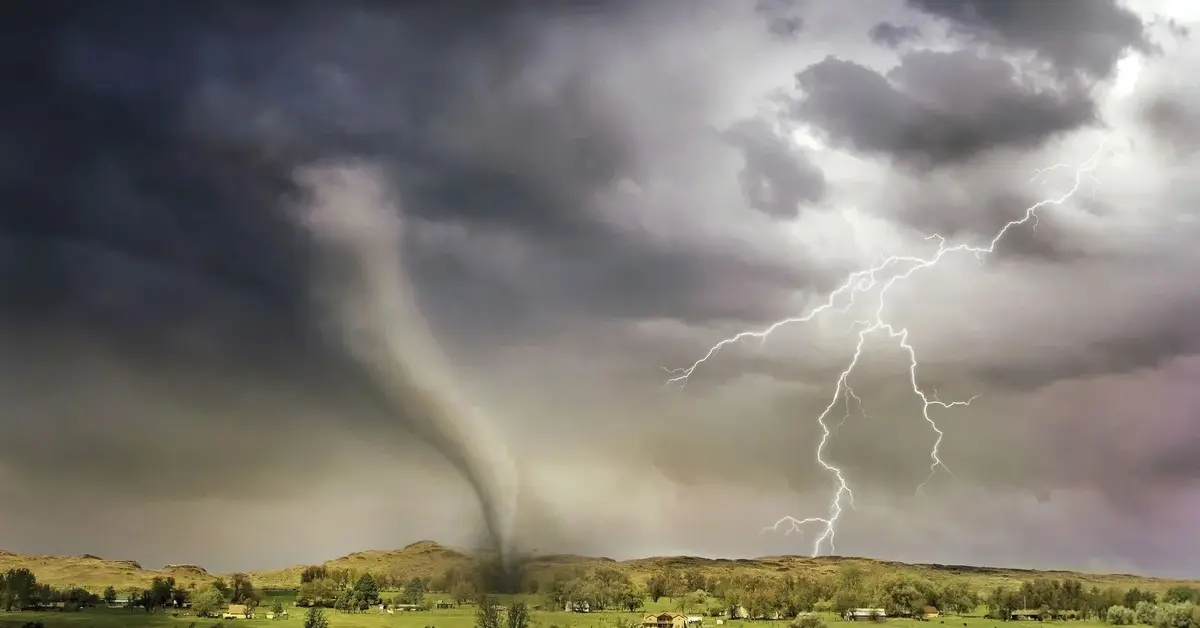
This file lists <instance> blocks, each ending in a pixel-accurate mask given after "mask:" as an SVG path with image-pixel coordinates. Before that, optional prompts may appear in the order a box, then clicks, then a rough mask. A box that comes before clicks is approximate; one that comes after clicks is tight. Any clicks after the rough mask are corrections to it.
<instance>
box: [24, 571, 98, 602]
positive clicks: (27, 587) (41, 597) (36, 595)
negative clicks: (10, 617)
mask: <svg viewBox="0 0 1200 628" xmlns="http://www.w3.org/2000/svg"><path fill="white" fill-rule="evenodd" d="M99 603H100V596H98V595H96V594H95V593H92V592H90V591H88V590H87V589H84V588H82V587H67V588H62V589H58V588H55V587H52V586H50V585H48V584H42V583H39V582H38V581H37V576H35V575H33V572H32V571H30V570H28V569H25V568H18V569H9V570H8V571H5V572H4V573H3V574H0V608H3V609H4V610H5V611H13V610H40V609H42V608H46V607H51V606H58V605H60V604H61V605H62V608H63V610H76V609H80V608H86V607H90V606H95V605H97V604H99Z"/></svg>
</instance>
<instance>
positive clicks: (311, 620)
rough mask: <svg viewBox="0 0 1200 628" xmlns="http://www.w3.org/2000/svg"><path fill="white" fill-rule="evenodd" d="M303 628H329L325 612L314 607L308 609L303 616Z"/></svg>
mask: <svg viewBox="0 0 1200 628" xmlns="http://www.w3.org/2000/svg"><path fill="white" fill-rule="evenodd" d="M304 628H329V620H328V619H326V617H325V611H323V610H321V609H319V608H316V607H313V608H310V609H308V613H307V614H305V615H304Z"/></svg>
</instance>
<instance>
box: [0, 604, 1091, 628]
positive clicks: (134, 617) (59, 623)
mask: <svg viewBox="0 0 1200 628" xmlns="http://www.w3.org/2000/svg"><path fill="white" fill-rule="evenodd" d="M291 612H292V614H293V615H292V617H290V618H288V619H285V620H268V619H249V620H247V619H238V620H226V621H224V622H221V621H220V620H216V619H200V620H197V619H196V618H194V617H172V616H171V615H170V614H169V613H153V614H146V613H144V612H140V611H139V612H130V611H127V610H108V609H102V610H93V611H87V612H81V613H67V614H63V613H3V612H0V628H19V627H20V626H21V625H22V624H23V623H25V622H27V621H41V622H43V624H45V626H46V628H84V627H87V628H93V627H94V628H117V627H118V626H120V627H128V628H141V627H147V628H151V627H156V628H157V627H170V628H188V626H190V625H191V624H192V622H196V625H195V628H212V627H213V626H217V625H218V624H221V625H223V626H225V627H226V628H232V627H235V626H244V627H246V628H250V627H252V626H260V627H262V628H267V627H275V628H289V627H296V628H299V627H300V626H302V625H303V623H304V614H303V609H291ZM325 616H326V617H328V618H329V623H330V627H331V628H382V627H387V628H429V627H432V628H473V627H474V625H475V614H474V609H473V608H463V609H454V610H441V611H430V612H427V613H403V614H397V615H388V614H386V613H381V612H380V611H378V610H375V611H371V612H367V613H339V612H336V611H326V614H325ZM619 619H627V620H634V621H637V622H640V621H641V614H640V613H620V612H605V613H590V614H579V613H540V612H535V613H534V614H533V625H534V626H535V628H614V627H615V626H616V625H617V621H618V620H619ZM826 621H827V623H828V624H829V625H830V628H850V627H851V626H853V625H858V626H870V625H876V624H861V623H860V624H851V623H847V622H843V621H841V620H839V619H837V618H836V617H833V616H830V617H828V618H826ZM1046 624H1051V625H1053V624H1061V628H1101V626H1102V624H1099V623H1090V622H1076V621H1073V622H1046ZM1046 624H1039V625H1042V626H1044V625H1046ZM705 625H706V626H714V625H715V622H714V621H713V620H709V619H706V620H705ZM1001 625H1007V626H1013V625H1014V624H1011V623H1010V624H1004V623H1003V622H998V621H996V620H993V619H987V618H983V617H947V618H945V619H943V620H934V621H930V622H917V621H913V620H906V619H894V620H889V621H887V622H884V623H883V626H884V627H886V628H1000V626H1001ZM725 626H727V627H729V628H787V627H788V626H790V623H789V622H788V621H754V622H750V621H727V622H725Z"/></svg>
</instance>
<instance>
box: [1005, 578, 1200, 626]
mask: <svg viewBox="0 0 1200 628" xmlns="http://www.w3.org/2000/svg"><path fill="white" fill-rule="evenodd" d="M984 601H985V602H986V603H987V605H988V611H989V613H988V614H989V616H991V617H994V618H996V619H1007V618H1009V617H1010V616H1011V613H1012V612H1013V611H1016V610H1036V611H1040V612H1042V613H1045V614H1050V615H1058V616H1063V617H1078V618H1081V619H1090V618H1095V619H1098V620H1101V621H1107V622H1109V623H1117V624H1118V625H1122V624H1121V623H1119V622H1124V621H1125V619H1126V611H1130V612H1134V611H1135V609H1137V608H1142V609H1143V613H1142V614H1141V615H1140V616H1139V619H1137V620H1136V621H1134V622H1126V623H1144V624H1153V621H1151V619H1152V617H1153V613H1154V612H1155V611H1154V610H1153V609H1154V608H1156V607H1157V606H1161V605H1168V604H1192V605H1195V604H1196V603H1197V602H1200V590H1197V589H1194V588H1192V587H1182V586H1181V587H1174V588H1172V589H1170V590H1168V591H1167V592H1166V593H1164V594H1163V596H1162V599H1161V601H1160V600H1159V596H1158V595H1157V594H1155V593H1154V592H1152V591H1143V590H1141V589H1139V588H1137V587H1134V588H1131V589H1126V590H1122V589H1119V588H1116V587H1108V588H1105V589H1101V588H1100V587H1097V586H1092V587H1090V588H1087V589H1085V588H1084V587H1083V585H1082V584H1081V583H1080V582H1079V581H1078V580H1074V579H1071V578H1066V579H1063V580H1054V579H1049V578H1037V579H1035V580H1031V581H1027V582H1024V583H1022V584H1021V586H1020V587H1018V588H1007V589H1006V588H1002V587H997V588H995V589H994V590H992V591H991V592H990V593H989V594H988V595H987V596H986V598H985V600H984ZM1160 602H1161V604H1160ZM1113 609H1117V615H1115V616H1112V617H1110V616H1109V614H1110V612H1112V610H1113ZM1146 609H1151V610H1146ZM1178 628H1189V627H1188V626H1179V627H1178ZM1195 628H1200V626H1196V627H1195Z"/></svg>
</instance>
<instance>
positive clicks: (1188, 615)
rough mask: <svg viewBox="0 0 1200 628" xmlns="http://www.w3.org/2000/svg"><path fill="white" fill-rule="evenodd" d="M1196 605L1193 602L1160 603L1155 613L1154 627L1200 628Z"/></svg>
mask: <svg viewBox="0 0 1200 628" xmlns="http://www.w3.org/2000/svg"><path fill="white" fill-rule="evenodd" d="M1195 611H1196V605H1195V604H1192V603H1191V602H1182V603H1179V604H1159V605H1158V608H1157V609H1156V612H1155V614H1154V619H1153V620H1152V624H1151V625H1153V626H1154V628H1200V626H1198V625H1197V621H1196V620H1197V613H1196V612H1195Z"/></svg>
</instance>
